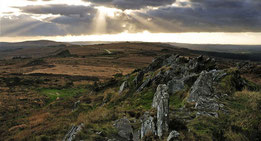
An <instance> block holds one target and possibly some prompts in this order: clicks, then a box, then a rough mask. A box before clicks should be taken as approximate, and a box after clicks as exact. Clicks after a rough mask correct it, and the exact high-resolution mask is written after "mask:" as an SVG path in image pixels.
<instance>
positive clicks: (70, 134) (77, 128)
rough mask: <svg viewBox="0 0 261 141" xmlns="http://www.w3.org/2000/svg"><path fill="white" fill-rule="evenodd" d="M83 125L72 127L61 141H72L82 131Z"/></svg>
mask: <svg viewBox="0 0 261 141" xmlns="http://www.w3.org/2000/svg"><path fill="white" fill-rule="evenodd" d="M83 126H84V125H83V123H82V124H80V125H78V126H75V125H73V126H72V128H71V129H70V130H69V132H68V133H67V134H66V135H65V136H64V138H63V141H73V140H74V138H75V136H76V135H77V134H78V133H79V132H80V131H81V130H82V128H83Z"/></svg>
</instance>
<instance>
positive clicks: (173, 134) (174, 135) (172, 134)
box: [167, 130, 180, 141]
mask: <svg viewBox="0 0 261 141" xmlns="http://www.w3.org/2000/svg"><path fill="white" fill-rule="evenodd" d="M179 135H180V134H179V132H177V131H175V130H173V131H171V132H170V133H169V136H168V139H167V141H174V140H175V139H177V138H178V137H179Z"/></svg>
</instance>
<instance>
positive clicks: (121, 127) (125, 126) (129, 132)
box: [114, 118, 133, 140]
mask: <svg viewBox="0 0 261 141" xmlns="http://www.w3.org/2000/svg"><path fill="white" fill-rule="evenodd" d="M114 126H115V128H116V129H118V135H119V136H120V137H122V138H124V139H126V140H132V139H133V128H132V126H131V124H130V121H129V120H128V119H126V118H122V119H119V120H117V121H115V124H114Z"/></svg>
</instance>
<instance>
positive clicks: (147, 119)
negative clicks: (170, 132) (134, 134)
mask: <svg viewBox="0 0 261 141" xmlns="http://www.w3.org/2000/svg"><path fill="white" fill-rule="evenodd" d="M141 122H142V124H141V129H140V134H141V135H140V138H141V139H142V138H143V137H145V136H148V135H156V134H157V131H156V125H155V123H154V118H153V117H152V116H150V114H149V113H148V112H146V113H145V114H144V115H143V117H142V119H141Z"/></svg>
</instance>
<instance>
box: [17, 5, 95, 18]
mask: <svg viewBox="0 0 261 141" xmlns="http://www.w3.org/2000/svg"><path fill="white" fill-rule="evenodd" d="M19 9H20V10H22V12H24V13H31V14H55V15H57V14H59V15H66V16H69V15H80V16H85V15H88V14H93V13H95V12H96V11H97V10H96V9H94V8H93V7H90V6H78V5H65V4H59V5H36V6H31V5H30V6H26V7H20V8H19Z"/></svg>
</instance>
